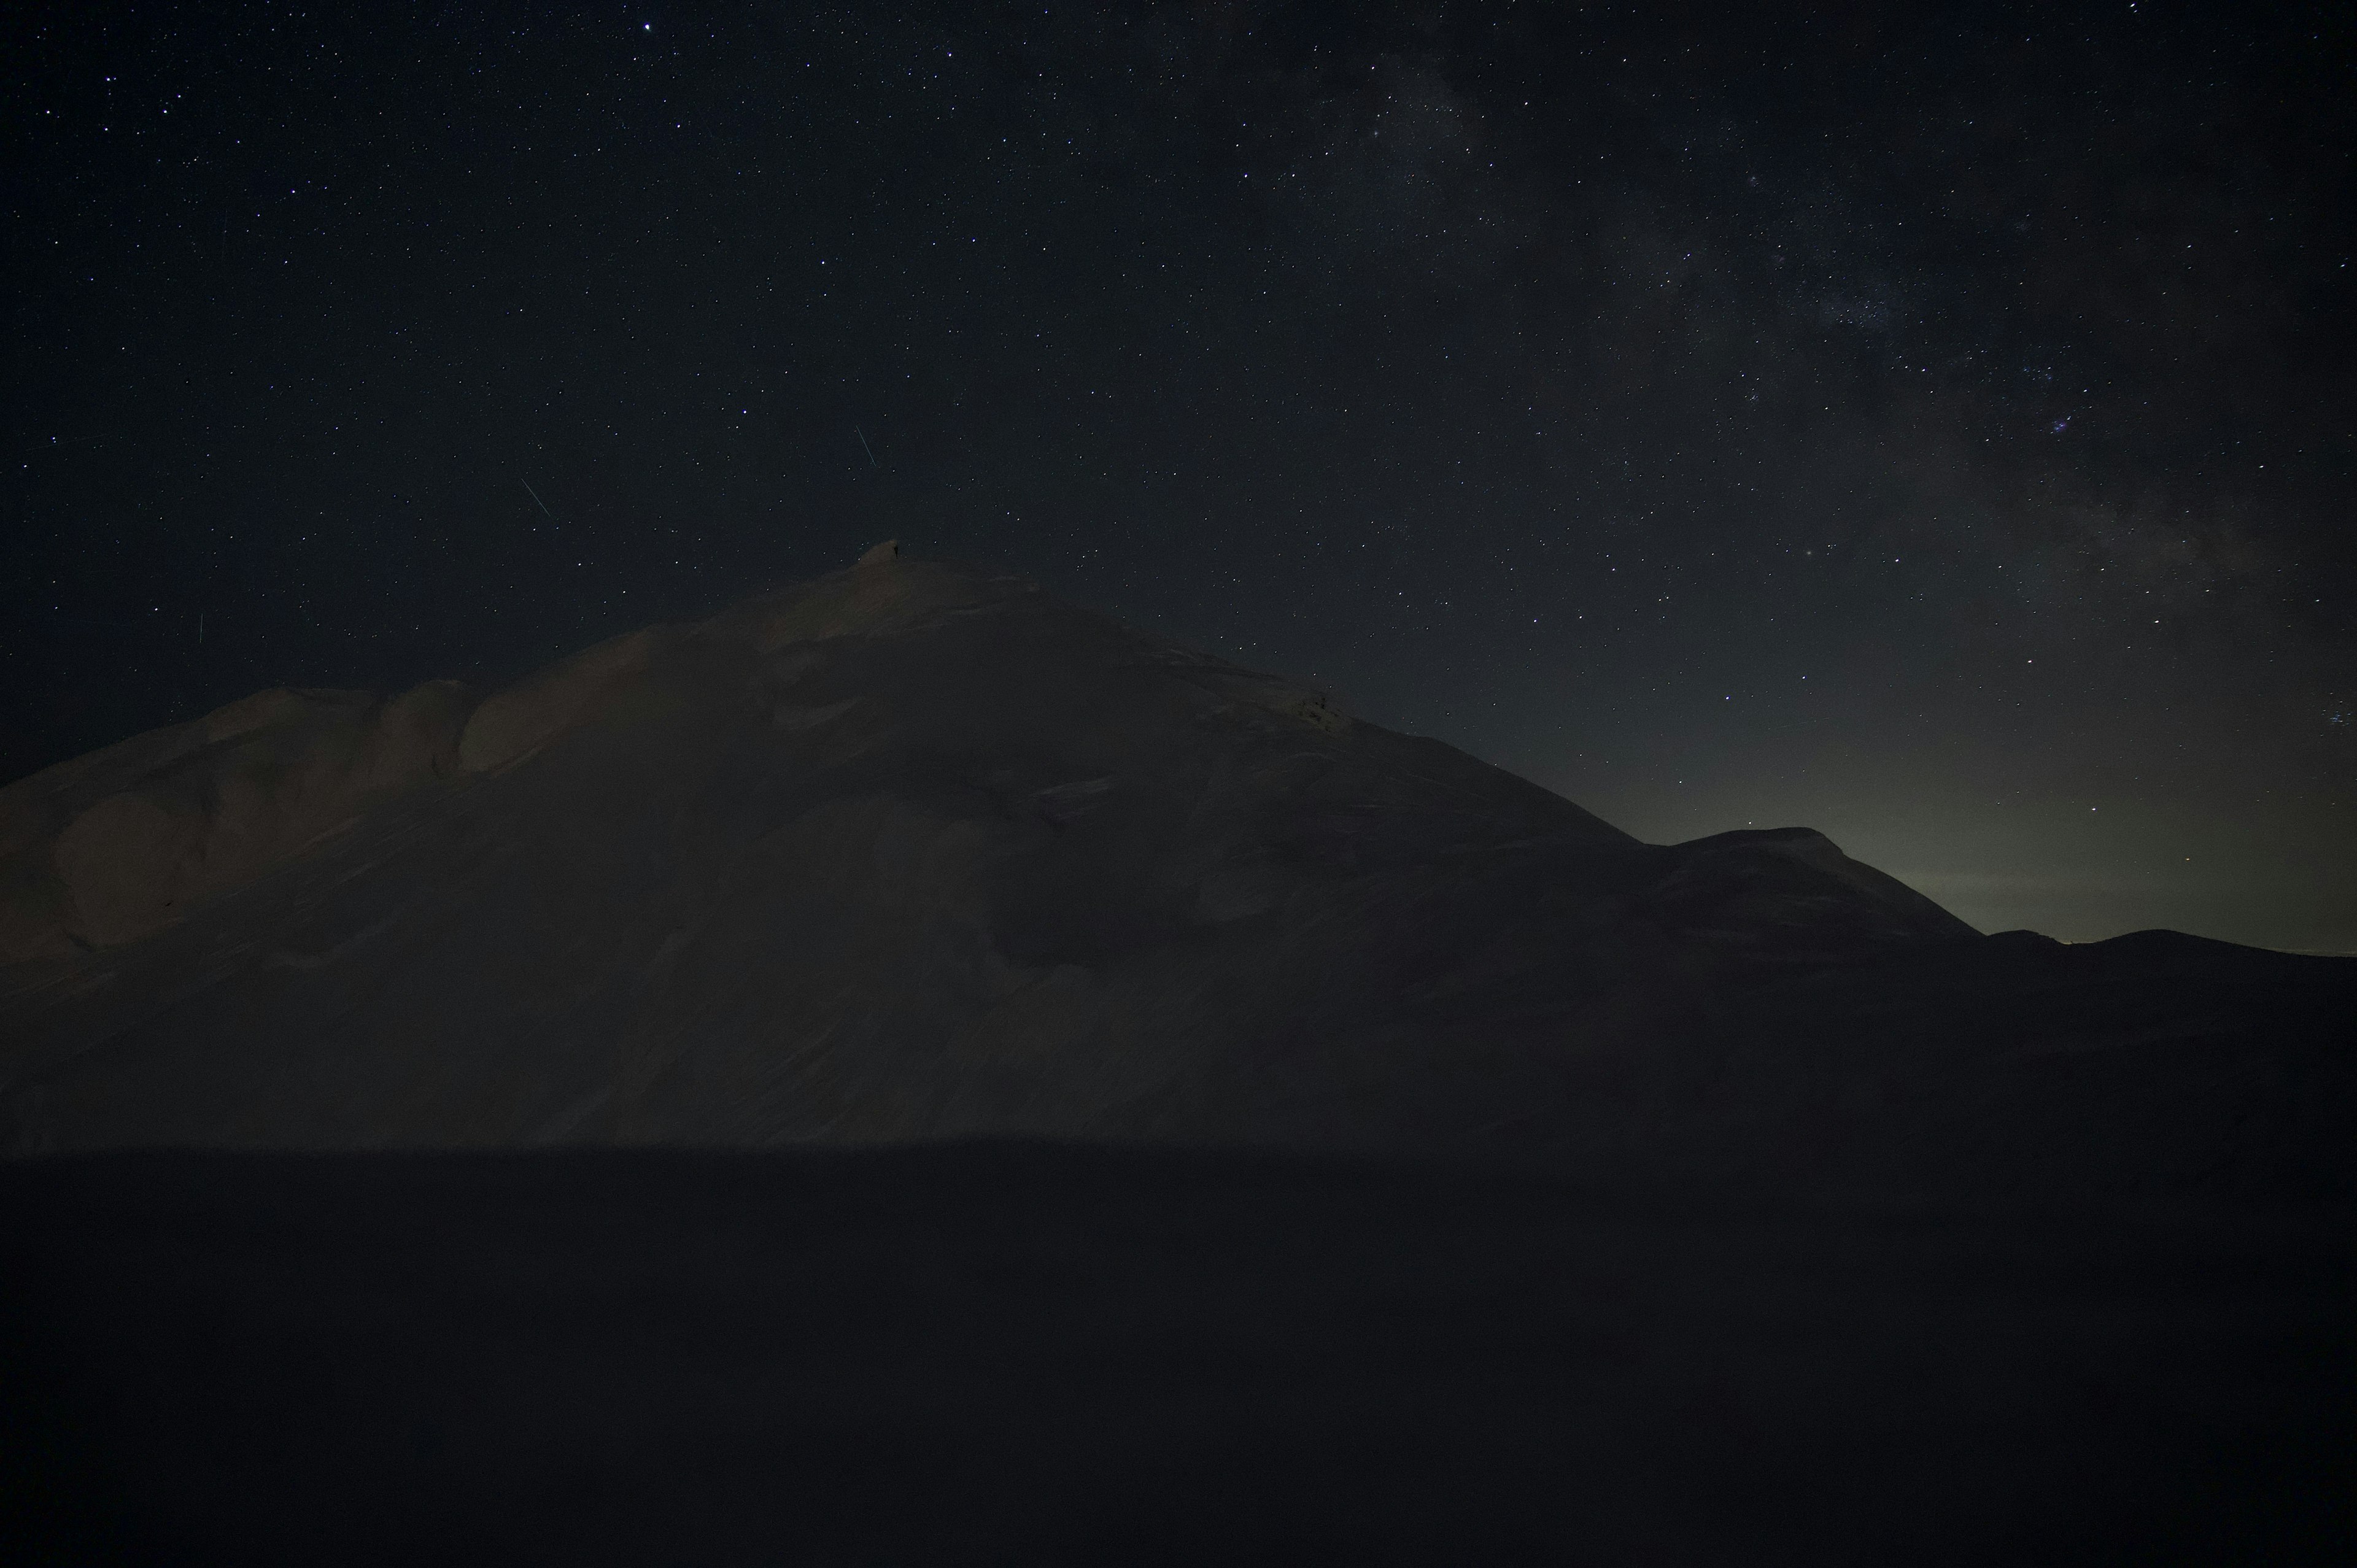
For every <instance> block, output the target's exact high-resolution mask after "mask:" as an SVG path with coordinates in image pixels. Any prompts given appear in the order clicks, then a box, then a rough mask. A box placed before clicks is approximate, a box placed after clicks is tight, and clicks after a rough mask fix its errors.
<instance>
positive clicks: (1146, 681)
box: [0, 549, 2357, 1564]
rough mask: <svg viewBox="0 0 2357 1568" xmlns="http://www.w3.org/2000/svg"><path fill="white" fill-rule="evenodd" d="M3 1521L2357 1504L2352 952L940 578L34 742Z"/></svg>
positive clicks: (559, 1548)
mask: <svg viewBox="0 0 2357 1568" xmlns="http://www.w3.org/2000/svg"><path fill="white" fill-rule="evenodd" d="M0 949H5V964H4V965H0V1138H5V1148H6V1149H7V1150H8V1151H9V1152H10V1153H12V1154H13V1155H16V1156H17V1157H16V1158H14V1159H9V1160H5V1161H0V1364H5V1365H7V1366H9V1367H10V1368H11V1369H16V1370H19V1371H21V1372H22V1376H20V1377H18V1378H16V1380H15V1381H13V1382H12V1383H11V1384H10V1391H9V1395H8V1397H7V1398H6V1399H5V1400H0V1447H5V1449H6V1450H7V1452H9V1453H10V1454H11V1455H12V1457H13V1458H14V1459H15V1460H16V1462H12V1464H11V1465H10V1466H5V1474H0V1539H6V1540H8V1541H10V1542H11V1545H12V1547H14V1548H15V1549H16V1553H15V1556H14V1557H12V1561H16V1560H22V1561H25V1562H30V1563H46V1562H55V1563H77V1564H80V1563H90V1562H94V1561H109V1560H120V1561H125V1562H137V1563H147V1562H166V1561H168V1562H183V1563H202V1562H212V1561H218V1562H221V1563H315V1562H322V1561H335V1562H344V1563H369V1562H384V1563H414V1562H417V1561H421V1560H432V1561H436V1562H448V1561H483V1562H500V1563H511V1562H517V1561H528V1560H529V1561H541V1560H545V1561H561V1562H565V1563H659V1562H660V1563H670V1562H683V1561H692V1562H747V1563H750V1562H773V1561H808V1562H850V1561H863V1562H864V1561H889V1562H904V1563H973V1562H985V1561H987V1562H998V1561H1022V1562H1071V1563H1102V1562H1163V1561H1168V1562H1181V1561H1185V1562H1196V1561H1201V1560H1203V1559H1205V1558H1207V1557H1217V1558H1219V1559H1221V1560H1222V1561H1241V1562H1270V1563H1279V1562H1281V1563H1297V1562H1302V1561H1322V1560H1334V1559H1339V1560H1348V1561H1352V1562H1368V1563H1432V1562H1462V1561H1483V1562H1494V1561H1544V1562H1549V1563H1555V1562H1566V1561H1570V1562H1581V1561H1593V1562H1614V1563H1663V1564H1669V1563H1697V1562H1723V1563H1760V1562H1811V1563H1859V1564H1865V1563H1885V1562H1909V1563H1957V1564H1964V1563H1988V1562H2007V1563H2011V1562H2024V1563H2029V1562H2054V1563H2091V1562H2120V1563H2130V1562H2133V1563H2154V1562H2171V1561H2177V1562H2188V1563H2194V1562H2218V1561H2241V1560H2246V1559H2247V1560H2250V1561H2266V1562H2270V1563H2294V1562H2299V1563H2307V1562H2315V1563H2341V1562H2346V1561H2348V1560H2349V1559H2350V1554H2351V1543H2352V1541H2357V1517H2352V1513H2351V1510H2350V1508H2349V1506H2348V1503H2347V1500H2346V1499H2347V1498H2349V1497H2350V1496H2351V1495H2352V1494H2351V1493H2350V1491H2349V1489H2348V1488H2347V1487H2346V1486H2345V1485H2343V1484H2341V1482H2342V1478H2343V1477H2346V1476H2347V1475H2348V1474H2349V1473H2351V1467H2352V1463H2357V1424H2352V1420H2351V1414H2350V1412H2352V1410H2357V1357H2352V1354H2351V1346H2352V1340H2351V1337H2350V1336H2349V1334H2348V1332H2347V1325H2348V1323H2349V1322H2350V1319H2351V1312H2352V1307H2357V1246H2352V1238H2357V1225H2352V1222H2351V1217H2352V1214H2357V1137H2352V1136H2351V1133H2352V1127H2357V1048H2352V1020H2357V961H2349V960H2337V959H2319V958H2298V957H2293V956H2290V955H2286V954H2280V953H2269V952H2260V951H2255V950H2248V949H2241V948H2235V947H2231V946H2228V945H2226V944H2223V943H2217V942H2207V941H2202V940H2197V939H2195V938H2191V937H2187V936H2182V935H2179V934H2177V933H2173V932H2166V931H2151V932H2143V933H2139V934H2137V935H2135V936H2130V937H2123V938H2120V939H2118V940H2113V941H2108V942H2101V943H2094V944H2090V945H2086V946H2077V947H2073V946H2066V945H2064V944H2062V943H2059V942H2055V941H2051V940H2047V939H2045V938H2043V937H2039V936H2035V935H2032V934H2030V933H2028V932H2018V931H2017V932H2007V933H2001V934H1998V935H1996V936H1982V935H1979V934H1978V933H1975V932H1974V931H1972V930H1971V929H1968V928H1966V927H1965V926H1964V925H1963V924H1962V923H1961V922H1959V921H1957V920H1955V919H1954V918H1952V917H1950V916H1949V915H1947V914H1946V913H1945V912H1944V911H1943V910H1941V909H1940V908H1937V907H1936V906H1934V905H1933V904H1932V903H1931V902H1929V901H1928V900H1926V899H1924V898H1922V897H1920V896H1918V895H1917V894H1915V893H1913V892H1911V891H1910V890H1909V889H1908V888H1906V887H1904V886H1901V885H1900V884H1899V883H1897V882H1895V881H1893V880H1892V879H1890V878H1889V877H1887V876H1885V875H1881V874H1880V873H1878V872H1877V871H1874V870H1873V869H1871V868H1870V867H1867V866H1865V865H1859V864H1857V862H1855V861H1852V860H1850V859H1849V858H1848V857H1846V855H1844V854H1842V853H1841V851H1840V850H1839V849H1837V848H1836V847H1835V845H1834V844H1832V843H1829V842H1828V841H1827V840H1825V839H1824V837H1823V836H1821V835H1819V834H1817V833H1814V832H1810V831H1808V830H1806V829H1801V828H1791V829H1782V830H1779V831H1775V832H1742V833H1726V834H1721V835H1718V836H1717V837H1713V838H1707V839H1703V840H1700V841H1697V842H1695V843H1684V844H1674V845H1654V844H1645V843H1638V842H1637V841H1635V840H1634V839H1631V837H1630V836H1629V835H1628V834H1626V833H1623V832H1620V831H1618V830H1616V829H1614V828H1613V827H1611V826H1610V825H1609V824H1607V823H1605V822H1599V821H1598V820H1597V819H1596V818H1595V817H1593V816H1591V815H1589V814H1588V813H1587V812H1586V811H1581V810H1580V809H1579V808H1578V807H1577V806H1575V805H1573V804H1571V803H1570V802H1569V801H1566V800H1561V799H1559V798H1557V797H1556V796H1555V795H1552V794H1550V793H1548V792H1547V791H1546V790H1544V789H1538V788H1536V787H1534V786H1533V785H1531V784H1529V783H1527V782H1525V781H1523V780H1522V779H1516V778H1514V777H1512V775H1510V774H1507V773H1504V772H1501V771H1500V770H1499V769H1497V768H1491V767H1488V766H1486V765H1484V764H1482V763H1480V762H1479V761H1477V760H1475V759H1473V758H1472V757H1467V756H1465V755H1464V754H1462V753H1460V752H1458V751H1455V750H1453V749H1451V748H1450V747H1448V746H1443V745H1440V744H1438V743H1437V742H1434V741H1430V740H1421V739H1416V738H1414V737H1411V736H1402V735H1397V734H1394V733H1392V732H1390V731H1387V730H1385V729H1383V728H1382V727H1380V726H1378V725H1371V724H1368V723H1365V722H1363V721H1361V720H1359V719H1355V718H1353V717H1352V716H1351V715H1350V714H1348V713H1346V712H1344V711H1343V710H1342V709H1341V708H1340V706H1338V705H1337V704H1336V703H1335V702H1334V701H1333V700H1332V699H1331V698H1330V697H1329V696H1328V695H1326V694H1323V693H1319V692H1318V691H1315V690H1311V689H1308V688H1307V687H1304V686H1302V685H1300V684H1298V683H1296V682H1287V681H1285V680H1281V679H1277V678H1275V677H1272V676H1269V675H1265V674H1261V673H1257V672H1255V671H1249V670H1245V669H1242V668H1239V667H1237V666H1235V665H1233V664H1230V663H1228V662H1225V661H1223V660H1218V659H1213V658H1210V657H1207V656H1205V655H1203V654H1200V653H1198V652H1194V651H1191V650H1187V649H1184V648H1181V647H1179V646H1177V645H1175V644H1172V643H1170V642H1168V641H1167V640H1164V639H1157V638H1154V637H1149V636H1146V635H1144V634H1141V633H1139V632H1137V631H1135V630H1132V629H1129V628H1124V627H1122V626H1120V625H1117V624H1115V623H1114V622H1112V621H1110V620H1107V619H1104V618H1101V617H1098V616H1095V615H1092V614H1089V613H1087V612H1084V611H1082V610H1080V609H1076V608H1074V607H1071V606H1068V605H1064V604H1060V603H1059V602H1057V601H1056V600H1055V599H1053V598H1051V597H1049V596H1047V595H1045V594H1042V593H1040V592H1039V590H1038V589H1036V588H1035V587H1033V586H1032V585H1029V584H1028V583H1025V582H1022V581H1020V580H1018V579H1015V578H1011V577H1006V576H1000V575H991V574H988V573H984V572H977V571H973V570H969V569H965V568H962V567H956V566H950V565H943V564H933V563H925V562H916V561H904V560H900V559H898V558H897V553H895V552H893V551H891V550H890V549H883V550H879V551H878V552H875V553H871V555H870V557H869V558H868V559H867V560H866V561H865V562H863V563H862V564H860V565H858V566H856V567H855V568H853V569H851V570H848V571H845V572H842V573H837V574H835V575H832V576H829V577H825V578H823V579H820V580H818V581H816V582H813V583H810V584H806V585H801V586H797V587H792V588H789V589H785V590H783V591H780V592H777V593H772V594H766V595H762V596H757V597H754V598H750V599H748V600H746V601H745V602H744V603H742V604H739V605H737V606H735V607H731V608H729V609H727V610H726V611H725V612H723V613H721V614H719V615H717V616H716V617H714V618H711V619H709V620H706V621H703V622H700V623H697V624H694V625H688V626H658V627H651V628H647V629H645V630H642V631H639V632H635V633H632V634H631V635H630V636H628V637H623V638H619V639H615V640H613V641H610V642H607V643H603V644H601V645H599V646H597V647H596V648H592V649H589V650H586V651H584V652H582V653H579V654H577V655H576V656H574V657H572V658H570V659H566V660H562V661H560V662H558V663H556V664H554V665H552V666H550V667H549V668H547V669H545V670H544V671H540V672H539V673H537V674H534V675H533V676H531V677H529V678H528V679H525V680H523V681H522V682H517V683H516V684H514V685H512V686H510V687H508V688H506V689H505V690H501V691H498V692H494V693H490V694H488V695H484V694H480V693H476V692H473V691H471V690H469V689H468V688H467V687H465V686H463V685H460V684H458V683H457V682H431V683H429V684H426V685H425V686H421V687H419V688H417V689H416V690H414V691H412V692H408V693H403V694H401V695H398V696H395V697H393V698H390V699H380V698H377V697H374V696H371V695H370V694H368V693H356V692H320V691H276V692H265V693H258V694H257V695H255V696H253V697H249V698H247V699H245V700H244V701H242V702H240V703H232V704H231V705H230V706H229V707H226V708H223V709H221V711H220V712H218V713H214V714H208V715H206V716H205V717H203V718H201V719H199V720H196V721H193V722H191V723H188V724H185V725H176V726H173V727H171V728H168V729H164V730H158V731H156V732H154V733H152V734H149V735H144V736H136V737H134V738H133V739H131V740H128V741H125V742H124V743H122V744H121V745H119V746H113V747H110V748H108V749H106V750H104V751H101V752H98V753H95V754H93V755H91V756H90V757H81V758H79V759H76V760H74V761H72V762H69V763H65V764H62V765H60V766H59V767H56V768H50V769H48V770H47V771H46V772H43V773H41V774H38V775H36V776H34V777H32V778H30V779H23V780H21V781H19V782H17V783H16V784H14V785H11V786H9V787H8V788H7V789H5V791H0Z"/></svg>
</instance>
